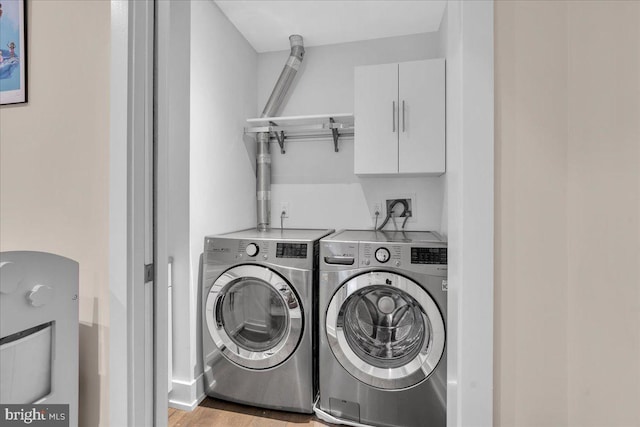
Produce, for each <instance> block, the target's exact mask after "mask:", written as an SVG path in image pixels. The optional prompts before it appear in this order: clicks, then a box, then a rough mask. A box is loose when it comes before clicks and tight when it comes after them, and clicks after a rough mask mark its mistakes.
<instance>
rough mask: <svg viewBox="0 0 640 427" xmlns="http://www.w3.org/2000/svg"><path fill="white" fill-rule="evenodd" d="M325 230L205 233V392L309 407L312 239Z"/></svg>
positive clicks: (313, 337)
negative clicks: (213, 234)
mask: <svg viewBox="0 0 640 427" xmlns="http://www.w3.org/2000/svg"><path fill="white" fill-rule="evenodd" d="M331 232H333V230H302V229H273V230H269V231H264V232H260V231H257V230H256V229H251V230H245V231H240V232H235V233H230V234H225V235H221V236H213V237H206V238H205V244H204V245H205V247H204V260H203V289H202V304H203V309H202V312H203V319H202V321H203V327H202V331H203V337H202V348H203V362H204V376H205V391H206V393H207V394H208V395H209V396H212V397H217V398H221V399H225V400H231V401H235V402H239V403H243V404H248V405H253V406H260V407H265V408H274V409H281V410H288V411H295V412H306V413H311V412H312V411H313V401H314V398H315V396H316V393H317V376H316V372H317V369H316V367H317V360H316V358H315V354H316V351H315V349H316V347H317V331H315V328H314V324H317V307H314V304H315V305H317V289H318V268H317V267H318V251H319V240H320V239H321V238H322V237H324V236H326V235H328V234H330V233H331Z"/></svg>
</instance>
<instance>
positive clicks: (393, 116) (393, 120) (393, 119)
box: [391, 101, 396, 132]
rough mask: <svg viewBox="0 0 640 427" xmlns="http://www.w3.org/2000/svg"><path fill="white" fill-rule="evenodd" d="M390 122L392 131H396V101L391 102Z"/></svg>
mask: <svg viewBox="0 0 640 427" xmlns="http://www.w3.org/2000/svg"><path fill="white" fill-rule="evenodd" d="M391 123H392V130H393V132H395V131H396V101H392V103H391Z"/></svg>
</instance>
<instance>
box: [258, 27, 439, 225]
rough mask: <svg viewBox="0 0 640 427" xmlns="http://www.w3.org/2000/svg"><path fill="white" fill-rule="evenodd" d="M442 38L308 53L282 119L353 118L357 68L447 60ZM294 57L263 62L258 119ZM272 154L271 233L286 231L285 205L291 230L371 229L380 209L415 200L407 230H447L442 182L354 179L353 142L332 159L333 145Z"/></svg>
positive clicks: (274, 55)
mask: <svg viewBox="0 0 640 427" xmlns="http://www.w3.org/2000/svg"><path fill="white" fill-rule="evenodd" d="M303 36H304V34H303ZM441 38H442V35H441V34H439V33H430V34H418V35H412V36H404V37H392V38H385V39H377V40H370V41H362V42H353V43H343V44H336V45H330V46H318V47H308V48H306V53H305V57H304V61H303V62H302V66H301V67H300V70H299V71H298V74H297V76H296V79H295V81H294V83H293V85H292V87H291V90H290V91H289V93H288V96H287V98H286V99H285V102H284V104H283V106H282V108H281V111H280V112H279V114H278V115H282V116H288V115H305V114H321V113H353V105H354V99H353V98H354V94H353V90H354V82H353V78H354V71H353V68H354V67H355V66H358V65H371V64H384V63H391V62H402V61H412V60H419V59H427V58H437V57H442V56H443V44H442V41H441ZM288 55H289V52H288V51H282V52H269V53H262V54H260V55H259V56H258V103H257V109H258V112H261V111H262V108H263V107H264V104H265V103H266V101H267V99H268V97H269V95H270V94H271V91H272V90H273V86H274V84H275V82H276V80H277V78H278V76H279V74H280V72H281V71H282V67H283V65H284V63H285V61H286V59H287V57H288ZM271 148H272V150H271V153H272V169H273V176H272V181H273V186H272V207H271V213H272V219H271V224H272V226H273V227H279V226H280V206H281V203H282V202H287V203H288V204H289V210H290V212H289V218H288V219H285V222H284V226H285V227H311V228H317V227H327V228H336V229H339V228H368V227H373V225H374V218H375V217H374V216H373V205H374V204H375V203H379V202H383V201H384V199H385V198H392V197H398V196H413V197H414V198H415V202H416V205H415V206H413V213H414V217H413V218H411V220H410V221H409V222H408V223H407V228H409V229H428V230H440V228H441V220H442V206H443V197H444V188H443V178H442V177H435V178H424V177H422V178H361V177H358V176H356V175H354V174H353V139H348V138H344V139H341V141H340V152H339V153H336V152H334V150H333V140H331V139H327V140H326V141H313V142H311V141H293V142H290V143H287V144H286V154H284V155H282V154H280V150H279V147H278V146H277V144H272V147H271ZM382 219H384V217H382V218H381V220H382ZM388 227H392V225H390V226H388Z"/></svg>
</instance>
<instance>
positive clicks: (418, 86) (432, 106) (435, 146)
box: [398, 59, 445, 175]
mask: <svg viewBox="0 0 640 427" xmlns="http://www.w3.org/2000/svg"><path fill="white" fill-rule="evenodd" d="M399 105H400V107H399V108H400V113H399V121H400V133H399V135H400V137H399V162H398V164H399V167H398V172H400V173H412V174H413V173H420V174H433V175H440V174H442V173H444V171H445V62H444V59H429V60H425V61H414V62H403V63H400V67H399Z"/></svg>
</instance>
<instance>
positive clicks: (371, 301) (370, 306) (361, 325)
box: [326, 272, 445, 389]
mask: <svg viewBox="0 0 640 427" xmlns="http://www.w3.org/2000/svg"><path fill="white" fill-rule="evenodd" d="M326 323H327V324H326V327H327V339H328V341H329V346H330V347H331V350H332V351H333V354H334V355H335V357H336V359H338V361H339V362H340V364H341V365H342V366H343V367H344V368H345V369H346V370H347V371H348V372H349V373H350V374H351V375H353V376H354V377H356V378H357V379H359V380H360V381H362V382H364V383H366V384H368V385H371V386H373V387H378V388H382V389H402V388H407V387H411V386H413V385H416V384H418V383H420V382H422V381H424V380H425V379H426V378H428V377H429V375H431V372H433V370H434V369H435V367H436V366H437V365H438V362H439V361H440V359H441V358H442V354H443V353H444V346H445V326H444V321H443V320H442V315H441V314H440V310H438V307H437V305H436V303H435V302H434V301H433V299H432V298H431V296H430V295H429V294H428V293H427V292H426V291H425V290H424V289H423V288H422V287H421V286H420V285H418V284H417V283H415V282H414V281H412V280H411V279H408V278H406V277H403V276H399V275H397V274H393V273H387V272H371V273H366V274H363V275H360V276H356V277H354V278H352V279H350V280H349V281H347V282H346V283H344V284H343V285H342V286H341V287H340V289H338V291H337V292H336V293H335V295H334V296H333V298H332V299H331V302H330V303H329V307H328V310H327V321H326Z"/></svg>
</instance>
